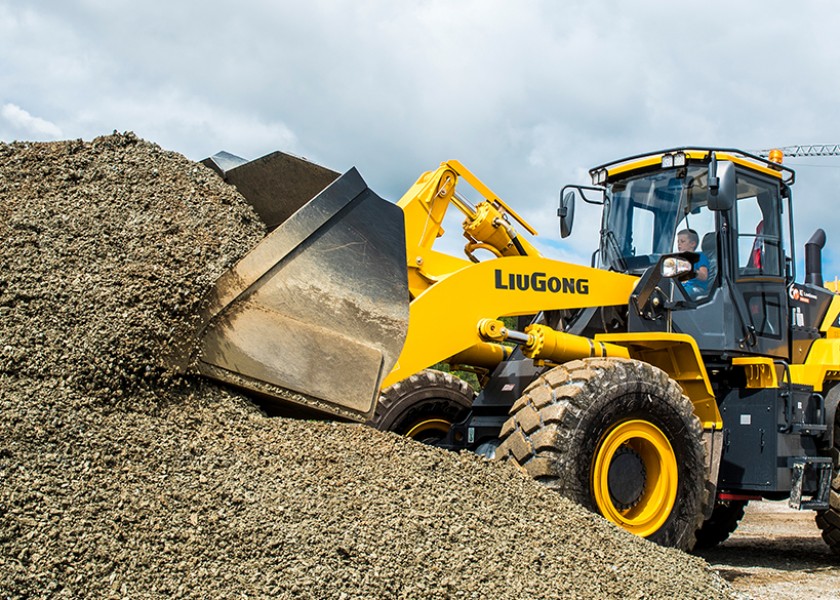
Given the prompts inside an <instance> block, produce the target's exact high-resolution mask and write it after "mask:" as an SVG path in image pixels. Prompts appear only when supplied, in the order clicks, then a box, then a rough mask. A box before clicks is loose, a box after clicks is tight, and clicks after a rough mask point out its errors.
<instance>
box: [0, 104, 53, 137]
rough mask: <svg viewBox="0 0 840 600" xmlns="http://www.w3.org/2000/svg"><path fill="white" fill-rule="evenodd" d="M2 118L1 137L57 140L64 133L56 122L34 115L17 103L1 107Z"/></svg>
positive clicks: (0, 115)
mask: <svg viewBox="0 0 840 600" xmlns="http://www.w3.org/2000/svg"><path fill="white" fill-rule="evenodd" d="M0 118H2V119H3V120H2V122H1V123H0V139H7V140H8V141H11V140H13V139H31V140H57V139H59V138H60V137H61V135H62V134H61V129H59V127H58V126H57V125H56V124H55V123H51V122H50V121H47V120H46V119H41V118H39V117H33V116H32V115H30V114H29V113H28V112H26V111H25V110H24V109H22V108H21V107H19V106H17V105H15V104H4V105H3V106H2V107H0Z"/></svg>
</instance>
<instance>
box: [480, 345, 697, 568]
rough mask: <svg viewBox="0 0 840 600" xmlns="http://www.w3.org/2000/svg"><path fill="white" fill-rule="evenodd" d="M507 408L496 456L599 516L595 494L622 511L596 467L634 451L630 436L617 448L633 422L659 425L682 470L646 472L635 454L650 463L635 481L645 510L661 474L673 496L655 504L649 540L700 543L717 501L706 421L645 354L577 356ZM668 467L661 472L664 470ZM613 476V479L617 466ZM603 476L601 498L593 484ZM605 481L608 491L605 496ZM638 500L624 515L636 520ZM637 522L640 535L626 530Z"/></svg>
mask: <svg viewBox="0 0 840 600" xmlns="http://www.w3.org/2000/svg"><path fill="white" fill-rule="evenodd" d="M510 415H511V416H510V418H509V419H508V421H507V422H506V423H505V425H504V426H503V428H502V432H501V437H502V443H501V445H500V446H499V448H498V450H497V453H496V457H497V458H498V459H501V460H513V461H515V462H516V463H518V464H519V465H520V466H521V467H522V468H523V469H524V470H525V471H526V472H527V473H528V474H529V475H530V476H531V477H533V478H535V479H536V480H538V481H540V482H542V483H544V484H545V485H547V486H549V487H550V488H552V489H555V490H557V491H558V492H560V493H561V494H563V495H565V496H567V497H568V498H570V499H572V500H574V501H576V502H577V503H579V504H581V505H583V506H584V507H586V508H588V509H589V510H591V511H593V512H595V513H598V514H602V515H603V514H604V511H602V510H601V509H600V508H599V507H598V503H597V499H596V498H597V497H600V498H601V502H602V503H605V502H608V503H609V504H608V505H607V507H608V509H609V510H612V512H613V514H619V511H621V510H624V509H623V508H622V507H621V506H618V507H617V506H616V503H615V502H614V497H613V487H612V479H608V478H606V477H602V476H596V474H595V473H596V471H597V468H596V467H597V464H598V463H599V462H600V464H601V468H602V469H603V468H604V465H608V466H609V467H612V466H613V465H614V464H615V460H616V457H617V456H618V455H619V452H621V451H622V449H625V450H626V448H629V449H631V450H632V449H633V446H632V444H637V443H638V442H637V439H640V437H639V438H636V437H634V438H629V441H628V442H627V443H624V444H622V445H621V446H619V445H618V444H619V443H621V442H620V440H621V439H622V438H621V436H616V432H621V431H622V429H623V428H628V427H629V428H630V430H631V431H632V428H633V427H640V428H645V427H650V428H651V429H654V428H655V429H657V430H658V431H659V432H660V434H659V436H660V437H659V439H660V441H663V438H667V443H665V442H664V441H663V443H662V446H661V448H663V451H662V452H661V456H664V457H666V458H667V459H669V460H670V461H671V462H670V463H669V464H670V465H672V466H671V467H670V471H668V473H670V474H676V477H675V478H674V477H670V478H669V477H665V476H661V477H658V478H657V477H655V476H654V477H649V475H648V470H647V466H648V464H649V463H648V462H645V461H643V460H642V457H641V454H642V453H643V452H639V453H637V454H636V456H637V457H638V458H639V460H638V461H637V462H638V464H639V465H640V466H641V464H642V463H643V462H644V466H645V468H639V469H637V473H638V477H637V479H638V481H637V482H636V483H634V484H633V485H634V486H636V487H635V490H636V493H637V494H638V496H637V497H638V498H645V500H644V501H642V502H640V501H639V500H638V499H637V500H636V501H635V502H637V504H638V505H639V506H640V508H639V510H640V511H641V508H642V506H643V505H644V503H645V502H648V500H647V498H650V497H653V496H652V495H651V496H648V494H651V490H654V491H655V490H656V489H658V486H657V479H658V480H659V481H667V482H668V485H666V486H665V489H666V490H667V492H666V493H663V494H662V496H663V497H664V496H667V498H665V499H664V500H662V501H658V500H657V501H651V502H652V504H653V505H655V506H656V507H657V510H658V511H659V516H658V517H657V520H653V521H650V522H648V523H647V525H646V527H647V529H648V530H650V531H649V532H648V533H646V534H644V537H646V538H647V539H649V540H651V541H653V542H656V543H658V544H660V545H663V546H670V547H675V548H679V549H681V550H686V551H688V550H691V549H692V548H693V547H694V543H695V537H694V535H695V532H696V530H697V529H698V528H699V527H700V525H701V524H702V522H703V514H704V508H705V507H706V506H707V505H708V503H709V502H711V498H710V494H709V492H708V488H707V485H706V483H707V476H706V447H705V444H704V443H703V427H702V424H701V423H700V420H699V419H698V418H697V416H696V415H695V414H694V411H693V406H692V404H691V402H690V401H689V400H688V398H687V397H686V396H685V395H683V392H682V389H681V388H680V386H679V385H678V384H677V383H676V382H675V381H674V380H672V379H671V378H670V377H668V375H667V374H666V373H665V372H663V371H662V370H660V369H658V368H656V367H654V366H652V365H650V364H647V363H644V362H641V361H636V360H629V359H621V358H605V359H585V360H575V361H571V362H569V363H566V364H565V365H561V366H559V367H555V368H554V369H551V370H550V371H547V372H546V373H544V374H542V375H541V376H540V377H538V378H537V379H536V380H534V382H532V383H531V385H529V386H528V388H526V390H525V393H524V394H523V396H522V397H521V398H520V399H519V400H517V402H516V403H515V404H514V405H513V407H512V408H511V411H510ZM651 426H653V427H651ZM617 440H618V441H617ZM641 445H642V446H643V445H644V441H642V442H641ZM625 447H626V448H625ZM605 448H606V449H605ZM610 448H612V450H610ZM616 448H618V450H619V451H616V450H615V449H616ZM633 451H634V450H633ZM623 454H625V455H626V454H627V452H626V451H624V452H623ZM650 464H652V463H650ZM662 464H664V463H662ZM663 469H664V470H663V471H660V472H665V471H667V469H665V468H664V467H663ZM650 472H651V473H655V471H653V470H651V471H650ZM601 473H602V474H603V473H604V471H603V470H602V471H601ZM622 473H624V471H621V472H619V475H620V474H622ZM609 475H610V477H612V475H613V471H612V470H610V471H609ZM598 477H600V479H598ZM674 480H675V481H674ZM599 481H600V482H601V487H600V489H601V493H600V495H599V494H596V491H595V489H594V486H595V484H596V482H599ZM607 481H609V484H607V483H606V482H607ZM669 486H670V487H669ZM607 488H609V493H608V494H607V495H606V500H604V498H605V494H604V493H603V492H604V490H606V489H607ZM602 505H603V504H602ZM648 505H651V504H648ZM634 506H636V505H631V504H628V505H627V507H626V508H627V512H626V514H628V515H630V517H628V519H631V518H635V517H633V514H634V513H633V511H634V510H635V509H634ZM640 519H641V518H640ZM614 522H616V523H618V521H617V520H614ZM639 523H641V520H640V521H639ZM659 523H661V525H659ZM619 525H620V526H621V524H619ZM632 527H636V531H635V532H636V533H639V534H640V535H641V533H640V532H641V531H643V530H644V528H643V527H637V523H631V524H629V525H627V526H625V529H628V530H631V531H632V530H633V529H632Z"/></svg>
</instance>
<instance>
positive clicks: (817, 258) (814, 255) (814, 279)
mask: <svg viewBox="0 0 840 600" xmlns="http://www.w3.org/2000/svg"><path fill="white" fill-rule="evenodd" d="M824 247H825V231H824V230H822V229H817V230H816V231H815V232H814V235H812V236H811V239H809V240H808V241H807V242H806V243H805V283H809V284H811V285H819V286H822V285H823V276H822V249H823V248H824Z"/></svg>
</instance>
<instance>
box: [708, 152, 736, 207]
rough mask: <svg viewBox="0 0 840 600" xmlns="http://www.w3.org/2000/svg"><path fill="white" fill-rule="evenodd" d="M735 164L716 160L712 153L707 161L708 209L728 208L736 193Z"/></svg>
mask: <svg viewBox="0 0 840 600" xmlns="http://www.w3.org/2000/svg"><path fill="white" fill-rule="evenodd" d="M735 175H736V174H735V164H734V163H732V162H731V161H728V160H722V161H720V162H718V160H717V158H716V157H715V155H714V154H712V160H711V162H710V163H709V204H708V207H709V210H729V209H730V208H732V206H733V205H734V204H735V196H736V195H737V193H738V190H737V187H736V185H735Z"/></svg>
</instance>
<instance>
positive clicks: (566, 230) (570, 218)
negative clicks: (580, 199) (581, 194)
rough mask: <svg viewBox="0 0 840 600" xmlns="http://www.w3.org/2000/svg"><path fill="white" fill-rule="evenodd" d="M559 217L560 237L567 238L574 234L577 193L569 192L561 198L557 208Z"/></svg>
mask: <svg viewBox="0 0 840 600" xmlns="http://www.w3.org/2000/svg"><path fill="white" fill-rule="evenodd" d="M557 216H558V217H560V237H562V238H567V237H569V236H570V235H571V233H572V224H573V223H574V220H575V193H574V191H571V190H570V191H568V192H567V193H566V194H565V195H564V196H561V198H560V206H559V207H558V208H557Z"/></svg>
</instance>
